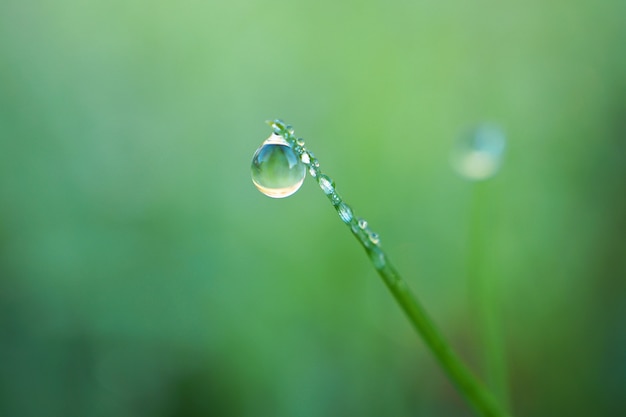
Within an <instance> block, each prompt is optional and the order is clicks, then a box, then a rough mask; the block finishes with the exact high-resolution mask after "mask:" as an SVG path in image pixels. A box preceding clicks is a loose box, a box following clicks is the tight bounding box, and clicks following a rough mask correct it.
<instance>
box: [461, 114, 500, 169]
mask: <svg viewBox="0 0 626 417" xmlns="http://www.w3.org/2000/svg"><path fill="white" fill-rule="evenodd" d="M505 147H506V137H505V135H504V132H503V131H502V130H501V129H500V128H499V127H498V126H495V125H488V124H485V125H482V126H479V127H477V128H476V129H474V130H473V131H472V132H470V133H469V134H468V135H465V136H463V137H462V138H461V139H460V140H459V141H458V143H457V145H456V148H455V150H454V153H453V155H452V164H453V166H454V168H455V169H456V170H457V171H458V172H459V174H461V175H462V176H464V177H465V178H468V179H470V180H475V181H479V180H485V179H488V178H491V177H492V176H494V175H495V174H496V173H497V172H498V169H500V165H501V163H502V157H503V154H504V149H505Z"/></svg>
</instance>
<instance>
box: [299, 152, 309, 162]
mask: <svg viewBox="0 0 626 417" xmlns="http://www.w3.org/2000/svg"><path fill="white" fill-rule="evenodd" d="M300 159H302V162H304V163H305V164H307V165H308V164H310V163H311V158H310V157H309V154H308V153H306V151H304V152H303V153H302V156H301V157H300Z"/></svg>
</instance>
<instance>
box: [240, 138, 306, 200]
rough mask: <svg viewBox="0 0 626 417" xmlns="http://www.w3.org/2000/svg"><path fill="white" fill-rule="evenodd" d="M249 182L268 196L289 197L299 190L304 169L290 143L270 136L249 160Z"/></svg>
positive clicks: (302, 180) (304, 172)
mask: <svg viewBox="0 0 626 417" xmlns="http://www.w3.org/2000/svg"><path fill="white" fill-rule="evenodd" d="M251 170H252V182H253V183H254V185H255V186H256V188H258V189H259V191H260V192H262V193H263V194H265V195H266V196H268V197H272V198H283V197H288V196H290V195H292V194H293V193H295V192H296V191H298V189H299V188H300V186H301V185H302V183H303V182H304V177H305V176H306V166H305V165H304V164H303V163H302V161H301V160H300V158H298V156H297V155H296V153H295V152H294V150H293V149H292V148H291V146H289V143H288V142H287V141H286V140H285V139H284V138H283V137H282V136H280V135H276V134H273V135H271V136H270V137H269V138H267V140H265V142H263V143H262V144H261V146H259V149H257V150H256V152H255V153H254V156H253V157H252V166H251Z"/></svg>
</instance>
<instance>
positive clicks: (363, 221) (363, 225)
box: [358, 217, 367, 230]
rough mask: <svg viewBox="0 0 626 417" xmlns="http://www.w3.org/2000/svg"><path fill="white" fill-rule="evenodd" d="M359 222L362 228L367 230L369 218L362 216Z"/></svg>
mask: <svg viewBox="0 0 626 417" xmlns="http://www.w3.org/2000/svg"><path fill="white" fill-rule="evenodd" d="M358 223H359V227H360V228H361V229H363V230H365V229H366V228H367V220H365V219H364V218H362V217H360V218H359V221H358Z"/></svg>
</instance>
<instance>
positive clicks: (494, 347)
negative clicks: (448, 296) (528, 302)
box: [467, 182, 509, 406]
mask: <svg viewBox="0 0 626 417" xmlns="http://www.w3.org/2000/svg"><path fill="white" fill-rule="evenodd" d="M485 186H486V183H485V182H474V183H472V189H471V208H470V220H469V223H470V224H469V236H468V248H469V253H468V267H467V268H468V271H467V273H468V277H467V278H468V284H469V290H470V296H471V298H472V305H473V306H474V315H475V318H476V323H477V327H478V329H479V331H478V333H479V338H480V346H481V349H480V351H481V352H482V358H481V361H482V364H483V367H484V369H485V371H486V372H485V373H486V378H487V384H488V386H489V387H491V389H493V391H494V393H495V395H496V397H497V398H498V400H499V401H500V403H502V404H503V405H504V406H508V404H509V395H508V384H507V381H508V372H507V366H506V356H505V348H504V338H503V335H502V325H501V323H500V315H501V312H500V308H499V305H498V302H497V301H498V299H499V297H498V287H499V286H498V282H497V281H496V280H495V279H494V277H493V276H492V275H491V274H490V273H489V271H487V270H486V269H485V261H486V258H485V256H486V252H485V251H486V247H487V244H488V241H487V236H486V235H485V233H486V230H487V224H486V223H485V222H484V219H485V217H484V216H485V209H486V208H487V207H486V205H487V201H486V199H487V197H488V194H487V190H486V188H485Z"/></svg>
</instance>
